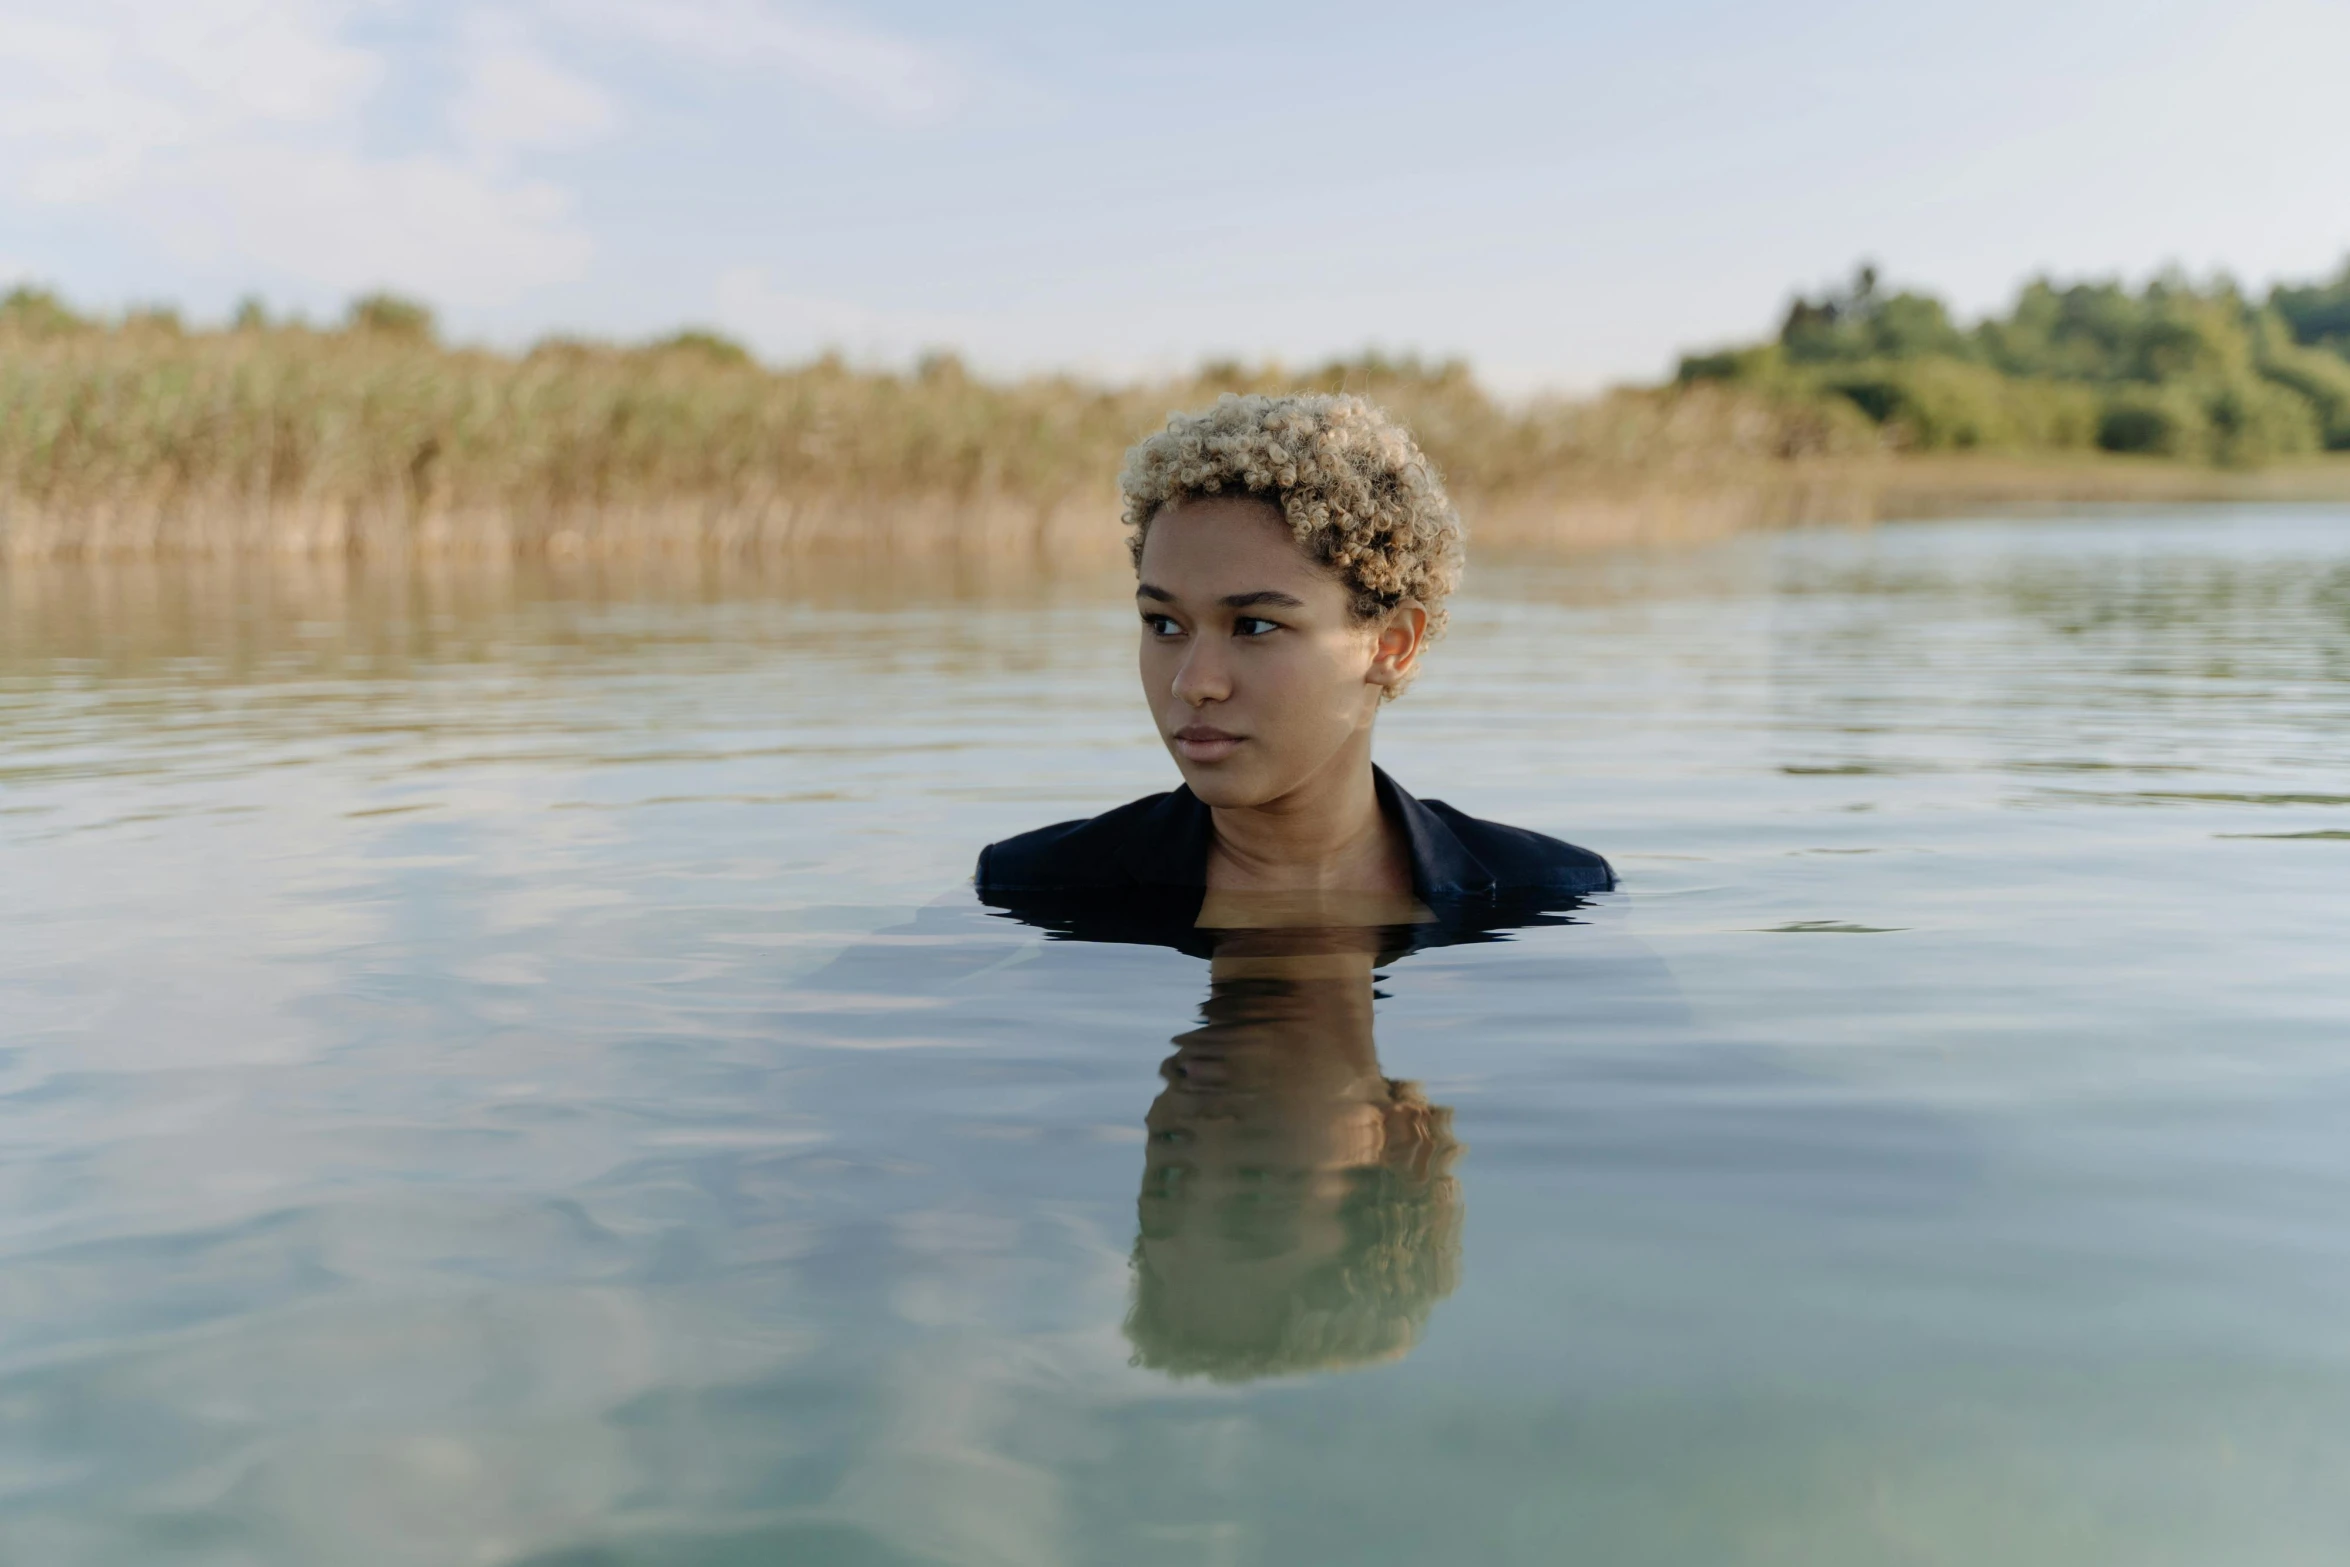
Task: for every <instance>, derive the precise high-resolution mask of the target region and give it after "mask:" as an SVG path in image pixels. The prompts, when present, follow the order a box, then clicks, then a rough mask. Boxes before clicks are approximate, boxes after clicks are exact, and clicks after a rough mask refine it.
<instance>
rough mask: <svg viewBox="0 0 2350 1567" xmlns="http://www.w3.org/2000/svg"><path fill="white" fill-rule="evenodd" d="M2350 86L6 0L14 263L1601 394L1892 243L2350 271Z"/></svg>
mask: <svg viewBox="0 0 2350 1567" xmlns="http://www.w3.org/2000/svg"><path fill="white" fill-rule="evenodd" d="M2345 61H2350V0H2233V3H2223V4H2214V3H2203V0H2130V3H2106V0H2082V3H2070V0H2029V3H2026V0H1976V3H1974V4H1970V5H1967V6H1944V5H1936V6H1926V5H1910V6H1902V5H1887V4H1884V3H1882V0H1877V3H1870V4H1861V3H1847V0H1781V3H1780V4H1777V5H1774V6H1757V5H1753V4H1751V3H1744V4H1738V3H1727V0H1648V3H1642V4H1624V3H1617V4H1608V5H1596V4H1585V3H1580V0H1550V3H1545V4H1475V3H1461V4H1455V5H1452V6H1445V7H1438V6H1429V5H1426V4H1424V3H1419V4H1408V5H1407V4H1387V3H1368V0H1363V3H1354V4H1344V5H1340V4H1325V3H1319V0H1295V3H1291V4H1286V5H1284V4H1278V3H1276V4H1267V3H1266V0H1248V3H1233V0H1192V3H1190V4H1188V5H1184V6H1180V7H1178V6H1168V5H1140V4H1106V3H1095V4H1078V3H1074V0H996V3H994V4H991V5H985V6H977V5H971V4H969V3H967V0H966V3H961V4H946V3H936V0H890V3H884V4H870V5H853V4H847V3H823V4H818V3H810V4H799V3H793V0H510V3H483V4H465V3H450V0H440V3H435V4H423V3H410V0H71V3H67V0H36V3H27V0H0V283H5V282H6V281H9V280H16V279H22V280H28V281H33V282H37V283H41V284H45V285H48V286H52V287H55V288H57V289H59V290H60V291H61V292H63V293H64V294H65V295H66V296H67V297H68V298H69V299H70V300H72V301H74V302H75V303H77V304H80V305H83V306H85V307H92V308H101V309H109V310H112V309H119V308H123V307H126V306H129V305H132V304H137V303H145V302H169V303H173V304H176V305H178V306H180V307H181V308H183V309H184V310H185V311H187V312H188V313H189V315H190V316H191V317H192V318H196V319H211V318H217V317H221V316H224V315H226V313H227V312H228V311H229V310H230V308H231V307H232V304H233V302H234V301H235V300H236V299H238V298H239V297H241V296H244V295H248V294H257V295H259V296H261V297H262V298H264V299H265V300H267V301H268V302H269V303H270V304H271V305H272V307H273V308H275V309H279V310H298V311H303V312H307V313H308V314H310V315H311V316H312V317H313V318H316V319H329V318H332V317H333V316H335V315H337V314H339V312H340V310H341V308H342V306H343V304H344V302H345V301H347V300H348V299H349V298H350V297H351V296H352V295H354V294H356V293H359V292H363V291H366V290H369V289H374V288H390V289H393V290H396V291H398V292H401V293H405V294H410V295H414V296H416V297H419V298H422V299H424V300H427V301H429V302H430V303H431V304H432V305H434V306H435V308H436V309H437V310H438V311H439V312H440V315H441V318H442V320H443V323H444V326H445V329H446V330H447V331H448V333H449V334H450V335H452V336H454V337H457V338H460V339H463V340H478V341H484V342H489V343H493V344H497V345H501V346H520V345H522V344H525V343H528V342H530V341H531V340H533V339H535V338H537V337H540V336H542V335H546V334H549V333H557V332H560V333H571V334H583V335H594V336H613V337H623V338H626V337H643V336H650V335H654V334H656V333H661V332H666V331H669V330H674V329H676V328H679V327H682V326H687V325H698V326H705V327H711V328H715V329H717V330H721V331H724V332H727V333H729V334H732V335H734V336H736V337H739V338H741V339H742V340H744V341H745V342H747V343H749V344H751V345H752V346H753V347H754V348H755V349H756V350H757V351H758V352H759V353H760V354H761V355H762V356H763V357H765V358H768V359H770V360H773V361H776V362H790V361H794V360H799V359H804V358H807V357H809V356H811V355H813V354H816V353H818V352H821V351H823V350H825V349H828V348H831V349H838V350H840V351H843V352H845V353H847V354H848V355H850V356H851V357H852V358H854V359H857V360H859V361H865V362H873V363H902V362H905V361H907V360H910V359H911V358H912V357H913V356H915V355H917V354H919V353H921V352H923V351H925V350H928V349H933V348H949V349H953V350H956V351H959V352H961V353H963V354H964V355H965V356H966V357H967V358H968V359H970V360H971V361H972V362H973V363H974V364H975V365H977V366H979V367H980V368H982V369H984V370H987V371H990V372H993V373H998V374H1014V373H1026V372H1030V371H1039V370H1048V369H1068V370H1075V371H1079V372H1081V373H1087V374H1094V375H1102V376H1115V377H1126V376H1136V375H1148V374H1155V373H1162V372H1165V371H1170V370H1174V369H1177V368H1181V367H1186V366H1189V365H1191V364H1194V363H1196V362H1198V361H1199V360H1201V359H1204V358H1208V357H1238V358H1242V359H1248V360H1259V359H1267V358H1272V359H1279V360H1281V361H1283V362H1287V363H1291V364H1300V363H1308V362H1312V361H1315V360H1318V359H1321V358H1324V357H1327V356H1329V355H1332V354H1340V353H1352V352H1356V351H1360V350H1363V349H1366V348H1378V349H1382V350H1385V351H1388V352H1396V353H1402V352H1414V353H1419V354H1422V355H1425V356H1430V357H1450V356H1455V355H1458V356H1461V357H1465V358H1467V359H1468V360H1469V361H1470V362H1471V363H1472V364H1473V365H1474V366H1475V367H1476V368H1477V370H1478V372H1479V373H1480V374H1481V375H1482V376H1484V377H1485V378H1486V379H1487V380H1488V381H1490V382H1491V383H1492V384H1494V385H1496V386H1498V387H1501V388H1503V389H1505V390H1512V391H1520V392H1531V391H1538V390H1545V389H1556V390H1561V391H1587V390H1590V389H1593V388H1596V387H1598V386H1602V385H1605V384H1610V383H1615V382H1621V381H1627V380H1630V381H1637V380H1643V379H1655V378H1657V377H1660V376H1662V375H1665V374H1668V373H1669V372H1670V370H1671V368H1672V365H1673V361H1674V357H1675V355H1676V354H1677V353H1678V352H1680V351H1682V350H1685V349H1690V348H1696V347H1704V346H1709V345H1714V344H1719V343H1722V342H1726V341H1731V340H1738V339H1751V338H1753V337H1756V336H1759V335H1762V334H1763V333H1765V332H1767V331H1768V330H1769V329H1770V328H1771V327H1772V326H1773V325H1774V324H1775V320H1776V318H1777V316H1778V314H1779V313H1780V311H1781V310H1782V309H1783V308H1784V307H1785V304H1786V302H1787V300H1788V298H1789V297H1790V295H1791V293H1792V292H1794V291H1796V290H1798V289H1811V290H1816V289H1818V288H1820V287H1822V286H1824V285H1827V284H1829V283H1831V282H1834V281H1836V280H1838V279H1841V278H1842V277H1844V276H1845V275H1847V274H1848V273H1849V272H1850V270H1851V268H1852V267H1853V265H1854V264H1855V263H1856V262H1858V261H1860V260H1861V259H1863V258H1868V259H1871V260H1874V261H1876V262H1877V263H1878V264H1879V265H1880V266H1881V268H1882V269H1883V270H1884V271H1885V273H1886V274H1887V275H1888V276H1889V277H1890V278H1891V279H1893V280H1894V281H1896V282H1899V283H1905V284H1911V285H1916V286H1922V287H1926V288H1929V289H1932V290H1933V291H1935V292H1937V293H1939V294H1941V295H1942V296H1943V297H1945V298H1946V299H1948V300H1950V301H1951V302H1952V304H1953V305H1954V306H1956V307H1958V308H1959V309H1960V310H1962V311H1963V312H1966V313H1970V314H1971V313H1978V312H1981V311H1983V310H1987V309H1991V308H1994V307H1996V306H1998V305H1999V304H2000V303H2001V302H2002V301H2004V300H2005V299H2006V298H2007V297H2008V296H2010V295H2011V294H2012V292H2013V290H2014V289H2015V287H2016V286H2017V285H2018V284H2019V283H2020V282H2021V281H2023V280H2024V279H2025V278H2026V277H2029V276H2032V275H2035V274H2039V273H2043V272H2048V273H2054V274H2056V275H2058V276H2062V277H2075V276H2112V275H2121V276H2125V277H2129V278H2142V277H2144V276H2146V275H2148V274H2150V273H2151V272H2153V271H2154V270H2155V269H2157V268H2158V267H2162V266H2165V265H2176V266H2180V267H2183V268H2185V269H2187V270H2188V271H2189V272H2191V273H2194V274H2197V275H2203V274H2207V273H2210V272H2213V271H2218V270H2225V271H2227V272H2228V273H2230V274H2231V275H2233V276H2235V277H2237V278H2239V279H2240V280H2242V281H2244V282H2245V283H2247V284H2250V285H2254V286H2265V285H2266V284H2267V283H2268V282H2270V281H2272V280H2274V279H2275V278H2278V277H2280V276H2282V277H2295V278H2305V277H2312V276H2316V275H2320V274H2329V273H2331V272H2333V271H2334V270H2335V268H2336V267H2337V266H2338V265H2339V264H2340V263H2341V261H2342V260H2343V258H2344V256H2345V255H2346V254H2350V157H2345V156H2344V155H2343V152H2344V149H2350V91H2346V90H2344V87H2343V82H2344V80H2345V78H2344V74H2343V62H2345Z"/></svg>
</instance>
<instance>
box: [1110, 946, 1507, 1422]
mask: <svg viewBox="0 0 2350 1567" xmlns="http://www.w3.org/2000/svg"><path fill="white" fill-rule="evenodd" d="M1375 937H1376V932H1373V931H1367V930H1363V931H1348V930H1319V931H1295V930H1290V931H1277V932H1275V931H1242V932H1232V933H1229V934H1227V935H1226V936H1225V937H1224V938H1223V939H1221V940H1220V941H1219V943H1218V945H1217V949H1216V952H1215V956H1214V959H1213V965H1214V966H1213V969H1212V971H1211V982H1210V988H1209V993H1208V1000H1207V1004H1206V1005H1205V1006H1204V1007H1203V1008H1202V1009H1201V1012H1202V1017H1203V1019H1204V1022H1203V1023H1202V1025H1201V1026H1200V1027H1199V1028H1196V1029H1193V1030H1192V1031H1191V1032H1190V1033H1187V1034H1180V1035H1177V1036H1176V1038H1175V1041H1174V1044H1175V1054H1174V1055H1172V1056H1170V1057H1168V1058H1167V1060H1166V1062H1165V1063H1164V1064H1163V1065H1162V1066H1161V1067H1160V1069H1159V1071H1160V1076H1162V1077H1163V1078H1164V1079H1165V1080H1166V1084H1167V1086H1166V1088H1165V1089H1164V1090H1162V1091H1161V1092H1160V1094H1159V1097H1158V1099H1157V1100H1156V1101H1155V1102H1154V1103H1153V1104H1152V1105H1151V1108H1150V1114H1149V1117H1148V1119H1147V1125H1148V1127H1149V1131H1150V1141H1149V1144H1148V1152H1147V1154H1146V1155H1145V1157H1144V1163H1143V1178H1142V1195H1141V1198H1140V1200H1139V1201H1138V1202H1137V1204H1136V1207H1137V1210H1138V1215H1139V1218H1140V1229H1141V1233H1140V1235H1139V1236H1138V1237H1137V1239H1136V1241H1135V1246H1134V1298H1133V1306H1132V1309H1131V1310H1130V1311H1129V1312H1128V1314H1127V1318H1126V1335H1127V1338H1128V1339H1129V1340H1130V1341H1131V1342H1132V1343H1133V1346H1134V1358H1135V1362H1136V1364H1138V1365H1143V1366H1149V1367H1152V1368H1155V1369H1157V1370H1161V1371H1168V1372H1173V1373H1175V1374H1177V1375H1193V1374H1202V1375H1206V1376H1210V1377H1213V1378H1216V1379H1217V1380H1219V1381H1240V1380H1244V1379H1247V1378H1251V1377H1261V1376H1272V1375H1278V1374H1282V1373H1287V1372H1301V1371H1320V1370H1334V1369H1338V1368H1341V1367H1346V1366H1354V1365H1362V1364H1365V1363H1369V1362H1374V1361H1381V1360H1392V1359H1397V1358H1400V1357H1401V1356H1402V1355H1404V1354H1406V1353H1407V1352H1408V1351H1409V1350H1410V1349H1411V1347H1412V1345H1413V1344H1414V1343H1415V1342H1416V1341H1417V1340H1418V1338H1419V1335H1420V1330H1421V1328H1422V1327H1423V1326H1424V1325H1425V1324H1426V1322H1427V1320H1428V1313H1429V1311H1430V1310H1431V1309H1432V1308H1433V1307H1434V1306H1435V1304H1436V1303H1437V1302H1438V1301H1440V1300H1442V1299H1444V1298H1445V1297H1446V1296H1447V1295H1449V1294H1451V1293H1452V1291H1453V1287H1454V1285H1455V1284H1456V1283H1457V1282H1458V1281H1459V1278H1460V1235H1461V1196H1460V1183H1459V1182H1458V1181H1457V1180H1455V1179H1454V1177H1453V1175H1452V1164H1453V1161H1454V1159H1455V1158H1456V1157H1457V1155H1458V1153H1459V1151H1460V1150H1459V1145H1458V1144H1457V1143H1455V1142H1454V1140H1453V1136H1452V1112H1451V1111H1450V1110H1448V1109H1445V1108H1444V1107H1442V1106H1439V1105H1431V1104H1430V1103H1429V1102H1428V1100H1427V1098H1426V1096H1425V1095H1423V1094H1422V1093H1421V1092H1420V1090H1419V1088H1418V1086H1417V1085H1415V1084H1412V1083H1406V1082H1399V1081H1397V1080H1396V1079H1394V1078H1390V1077H1387V1076H1386V1075H1384V1074H1383V1073H1382V1072H1381V1071H1380V1069H1379V1056H1378V1049H1377V1045H1376V1043H1375V1041H1374V1040H1373V1038H1372V1027H1371V1007H1372V985H1373V978H1374V976H1373V972H1372V970H1373V964H1374V961H1375V959H1376V957H1377V953H1376V952H1375V950H1374V946H1375Z"/></svg>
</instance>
